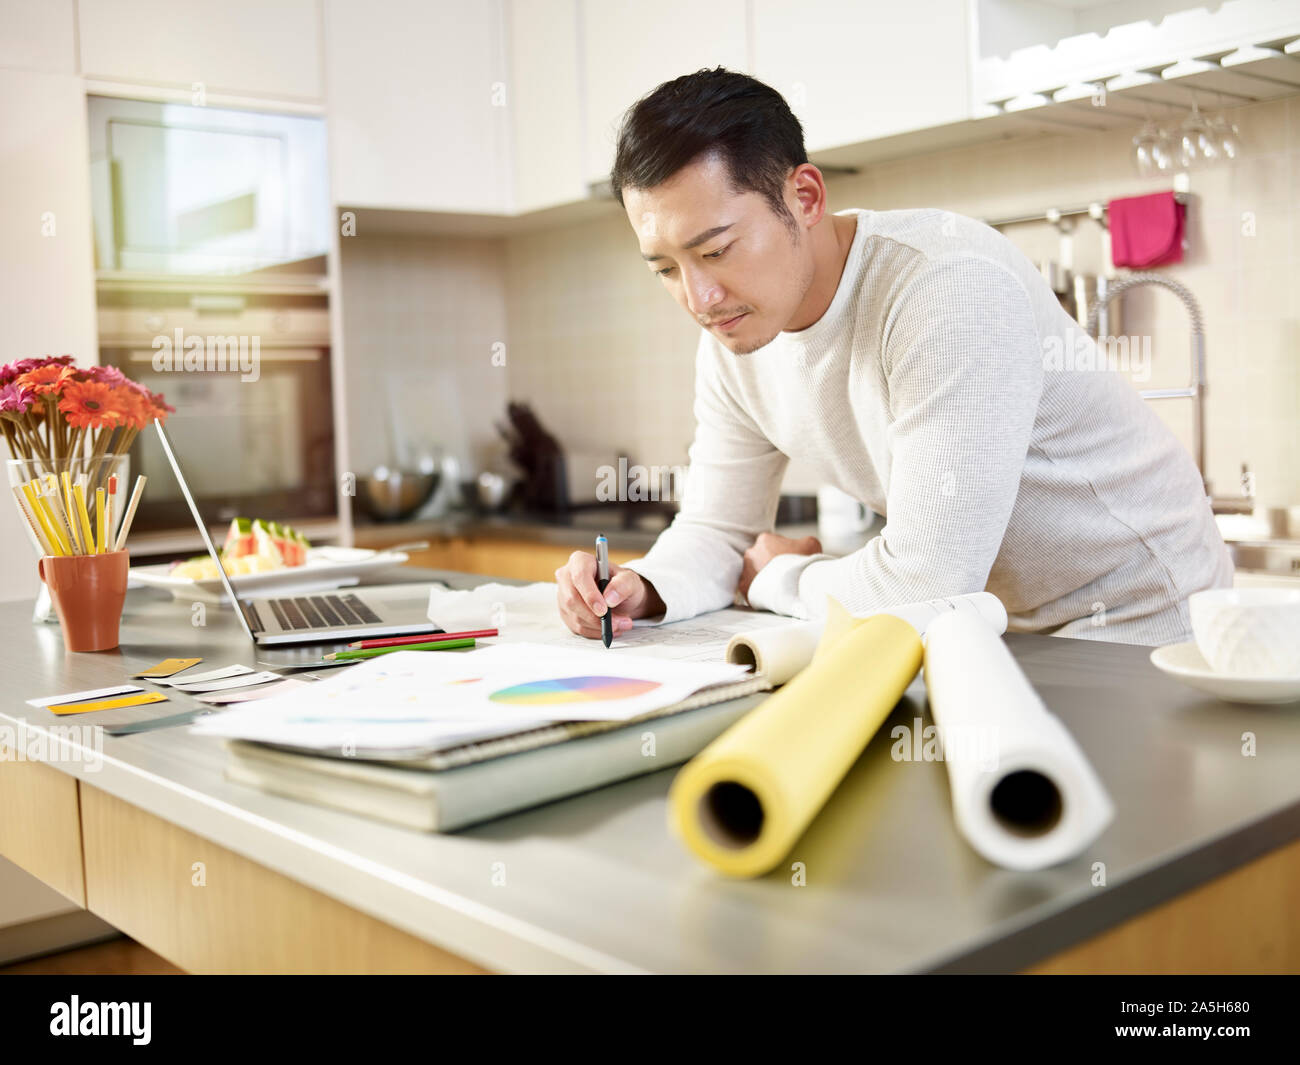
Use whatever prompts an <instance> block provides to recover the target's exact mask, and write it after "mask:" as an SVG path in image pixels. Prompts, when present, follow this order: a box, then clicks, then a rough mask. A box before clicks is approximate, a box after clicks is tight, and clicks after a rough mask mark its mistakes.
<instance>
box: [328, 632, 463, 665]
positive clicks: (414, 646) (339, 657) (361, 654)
mask: <svg viewBox="0 0 1300 1065" xmlns="http://www.w3.org/2000/svg"><path fill="white" fill-rule="evenodd" d="M473 646H474V640H473V639H472V638H471V639H468V640H442V641H441V642H438V643H407V644H402V645H401V646H400V647H372V648H370V649H369V650H368V651H335V652H333V653H332V654H328V655H325V656H324V657H325V661H327V662H341V661H344V660H346V659H350V658H374V657H375V655H390V654H392V653H393V652H394V651H449V650H451V649H452V648H453V647H473Z"/></svg>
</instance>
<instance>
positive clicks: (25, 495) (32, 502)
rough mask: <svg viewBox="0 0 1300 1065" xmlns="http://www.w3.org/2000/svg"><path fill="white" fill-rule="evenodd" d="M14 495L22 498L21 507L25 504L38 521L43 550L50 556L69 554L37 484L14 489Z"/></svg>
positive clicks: (29, 482) (32, 483) (32, 482)
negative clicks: (37, 488) (38, 490)
mask: <svg viewBox="0 0 1300 1065" xmlns="http://www.w3.org/2000/svg"><path fill="white" fill-rule="evenodd" d="M14 493H15V495H18V496H21V497H22V498H21V501H20V504H19V505H20V506H21V505H22V504H23V503H25V504H26V508H25V509H26V510H30V511H31V516H32V517H33V518H35V519H36V526H37V529H38V530H39V535H38V536H37V539H38V540H39V541H40V542H41V549H42V550H44V551H45V553H46V554H49V555H66V554H68V544H67V541H66V540H64V539H63V535H62V533H61V531H60V530H59V527H58V524H57V522H56V521H55V519H54V517H53V516H52V515H51V514H50V513H49V511H48V509H47V508H46V504H45V500H43V499H41V497H40V495H39V494H38V492H37V490H36V482H35V481H28V482H27V483H26V484H24V485H20V486H18V487H16V488H14Z"/></svg>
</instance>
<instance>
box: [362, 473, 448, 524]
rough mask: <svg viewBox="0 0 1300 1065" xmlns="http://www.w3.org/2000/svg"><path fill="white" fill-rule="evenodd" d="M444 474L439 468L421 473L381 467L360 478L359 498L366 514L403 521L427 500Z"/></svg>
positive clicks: (380, 519) (388, 519)
mask: <svg viewBox="0 0 1300 1065" xmlns="http://www.w3.org/2000/svg"><path fill="white" fill-rule="evenodd" d="M441 477H442V474H441V473H439V472H438V471H437V470H433V471H430V472H420V471H418V470H394V469H389V468H388V467H387V466H380V467H379V468H378V469H377V470H375V472H374V473H372V474H370V476H369V477H363V478H362V479H361V484H360V491H359V492H358V497H359V498H360V501H361V506H362V507H363V508H364V509H365V511H366V513H367V514H369V515H370V516H371V517H372V518H374V519H375V520H376V521H401V520H402V519H403V518H409V517H410V516H411V515H412V514H414V513H415V512H416V511H417V510H419V509H420V508H421V507H422V506H424V504H425V503H427V502H428V500H429V497H430V496H432V495H433V493H434V492H435V491H437V488H438V481H439V480H440V479H441Z"/></svg>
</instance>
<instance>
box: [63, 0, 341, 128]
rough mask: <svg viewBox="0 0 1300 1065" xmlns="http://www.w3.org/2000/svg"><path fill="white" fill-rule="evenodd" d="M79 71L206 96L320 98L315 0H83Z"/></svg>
mask: <svg viewBox="0 0 1300 1065" xmlns="http://www.w3.org/2000/svg"><path fill="white" fill-rule="evenodd" d="M77 15H78V26H79V39H80V42H81V72H82V73H83V74H84V75H85V76H86V77H87V78H91V79H105V80H109V81H119V82H124V83H127V84H132V85H153V86H159V87H172V88H181V89H184V90H186V91H188V92H194V91H196V90H195V87H196V86H201V88H202V91H203V93H204V95H205V97H206V96H217V97H224V96H231V95H233V96H248V97H254V98H272V99H284V100H290V101H301V102H304V103H315V102H318V101H320V100H321V98H322V97H323V95H324V86H323V85H322V82H321V27H320V9H319V5H318V4H317V0H276V2H275V3H266V2H264V0H220V2H219V3H214V2H212V0H206V2H200V0H79V2H78V4H77Z"/></svg>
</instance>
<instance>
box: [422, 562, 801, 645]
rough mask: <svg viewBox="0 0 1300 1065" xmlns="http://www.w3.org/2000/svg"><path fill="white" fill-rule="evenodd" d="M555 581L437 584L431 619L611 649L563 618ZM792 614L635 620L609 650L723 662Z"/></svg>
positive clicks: (735, 611)
mask: <svg viewBox="0 0 1300 1065" xmlns="http://www.w3.org/2000/svg"><path fill="white" fill-rule="evenodd" d="M555 597H556V585H555V583H554V582H546V581H539V582H537V583H534V584H527V585H506V584H482V585H479V587H477V588H474V589H472V590H470V591H453V590H451V589H448V588H434V589H433V590H432V591H431V592H430V594H429V619H430V620H431V621H433V622H434V623H435V624H437V625H438V626H440V627H441V628H444V629H446V630H447V631H448V632H454V631H466V630H470V629H482V628H495V629H497V630H499V631H500V634H501V635H500V636H499V637H498V639H499V640H500V641H501V642H502V643H513V642H516V641H527V642H529V643H537V644H545V645H547V646H550V647H556V648H560V649H567V650H578V651H582V650H592V649H593V648H594V649H595V650H598V651H604V650H606V648H605V646H604V645H603V644H602V643H601V642H600V641H599V640H589V639H587V637H585V636H579V635H578V634H577V633H575V632H571V631H570V630H569V627H568V626H567V625H565V624H564V622H563V621H562V620H561V619H560V612H559V608H558V606H557V605H556V599H555ZM789 624H790V618H787V617H784V616H782V615H780V614H769V613H767V612H766V611H759V610H749V609H742V608H739V607H731V608H728V609H725V610H714V611H711V612H710V613H708V614H701V615H699V616H698V617H694V618H688V619H686V620H685V621H675V622H672V623H670V624H668V625H651V624H648V623H647V622H646V621H645V619H637V620H635V621H633V622H632V625H633V628H632V630H631V631H630V632H625V633H621V634H619V635H617V636H615V637H614V640H613V642H612V643H611V644H610V645H609V648H608V650H609V651H619V652H625V651H633V652H636V653H637V654H643V655H650V656H652V657H654V658H667V659H673V660H677V661H682V662H721V661H723V658H724V655H725V652H726V648H727V642H728V640H730V639H731V637H732V636H734V635H736V634H737V633H740V632H748V631H753V630H756V629H766V628H773V627H780V626H786V625H789Z"/></svg>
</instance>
